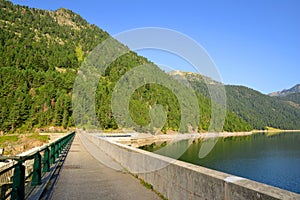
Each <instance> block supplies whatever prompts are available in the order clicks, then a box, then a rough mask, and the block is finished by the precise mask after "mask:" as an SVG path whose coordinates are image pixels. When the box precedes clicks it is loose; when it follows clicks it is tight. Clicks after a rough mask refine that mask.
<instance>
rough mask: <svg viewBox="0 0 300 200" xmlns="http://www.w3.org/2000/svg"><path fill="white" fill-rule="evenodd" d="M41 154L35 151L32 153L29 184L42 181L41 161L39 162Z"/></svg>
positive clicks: (34, 184) (37, 183) (36, 183)
mask: <svg viewBox="0 0 300 200" xmlns="http://www.w3.org/2000/svg"><path fill="white" fill-rule="evenodd" d="M41 160H42V158H41V154H40V152H37V153H36V154H35V155H34V163H33V174H32V181H31V185H32V186H36V185H40V184H41V183H42V162H41Z"/></svg>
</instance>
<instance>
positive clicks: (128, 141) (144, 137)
mask: <svg viewBox="0 0 300 200" xmlns="http://www.w3.org/2000/svg"><path fill="white" fill-rule="evenodd" d="M285 132H300V130H280V131H279V130H254V131H249V132H218V133H217V132H215V133H214V132H210V133H185V134H181V133H175V132H174V133H173V134H157V135H152V134H150V133H137V132H127V133H125V132H123V133H120V132H119V133H116V132H114V133H112V132H111V133H108V132H106V133H99V134H97V135H98V136H99V137H105V138H107V139H108V140H110V141H112V142H117V143H121V144H124V145H130V146H133V147H139V146H143V145H149V144H152V143H154V142H157V143H160V142H164V141H166V142H170V141H179V140H186V139H192V140H194V139H208V138H226V137H234V136H236V137H241V136H249V135H253V134H257V133H266V134H268V133H269V134H271V135H272V134H276V133H285Z"/></svg>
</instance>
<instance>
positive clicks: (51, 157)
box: [50, 144, 55, 165]
mask: <svg viewBox="0 0 300 200" xmlns="http://www.w3.org/2000/svg"><path fill="white" fill-rule="evenodd" d="M54 162H55V145H54V144H51V150H50V165H52V164H54Z"/></svg>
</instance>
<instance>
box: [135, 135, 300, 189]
mask: <svg viewBox="0 0 300 200" xmlns="http://www.w3.org/2000/svg"><path fill="white" fill-rule="evenodd" d="M165 145H166V143H162V144H152V145H149V146H144V147H141V148H142V149H145V150H148V151H152V152H154V153H158V154H161V155H165V156H168V157H173V158H177V157H178V155H177V153H178V150H179V149H182V148H187V150H186V151H185V152H184V153H183V154H182V155H181V156H180V157H179V160H182V161H185V162H189V163H193V164H196V165H200V166H204V167H207V168H210V169H215V170H218V171H222V172H225V173H229V174H232V175H236V176H240V177H244V178H248V179H251V180H254V181H258V182H261V183H265V184H268V185H272V186H275V187H279V188H282V189H285V190H289V191H292V192H296V193H299V194H300V133H280V134H272V135H268V134H265V133H258V134H253V135H250V136H241V137H226V138H220V139H218V141H217V143H216V145H215V146H214V148H213V149H212V151H210V153H209V154H208V155H207V156H206V157H204V158H202V159H200V158H199V150H200V148H201V145H203V142H202V141H200V140H198V139H197V140H194V141H193V142H191V141H188V140H183V141H179V142H176V143H171V144H170V145H166V146H165ZM162 147H163V148H162Z"/></svg>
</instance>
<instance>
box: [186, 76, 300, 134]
mask: <svg viewBox="0 0 300 200" xmlns="http://www.w3.org/2000/svg"><path fill="white" fill-rule="evenodd" d="M182 76H184V77H186V78H187V79H188V80H189V81H190V83H191V84H192V85H193V87H194V88H195V90H197V91H199V92H200V93H201V94H203V95H204V96H206V97H209V93H208V90H207V86H206V85H205V82H204V78H205V79H208V78H207V77H203V76H201V75H199V74H193V73H182ZM206 82H208V83H209V82H211V83H212V84H218V83H217V82H212V81H210V80H209V79H208V81H206ZM225 89H226V96H227V106H228V109H229V110H231V111H233V112H234V113H235V114H236V115H238V116H239V117H241V118H242V119H244V120H245V121H246V122H248V123H250V125H251V126H252V127H253V128H254V129H259V130H261V129H265V128H266V127H267V126H269V127H274V128H280V129H300V109H299V107H298V106H295V105H292V104H291V103H290V102H287V101H284V100H282V99H279V98H276V97H271V96H268V95H264V94H262V93H260V92H258V91H255V90H253V89H250V88H247V87H244V86H233V85H226V86H225ZM294 95H295V98H297V96H296V94H291V96H286V98H287V99H288V98H293V96H294Z"/></svg>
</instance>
